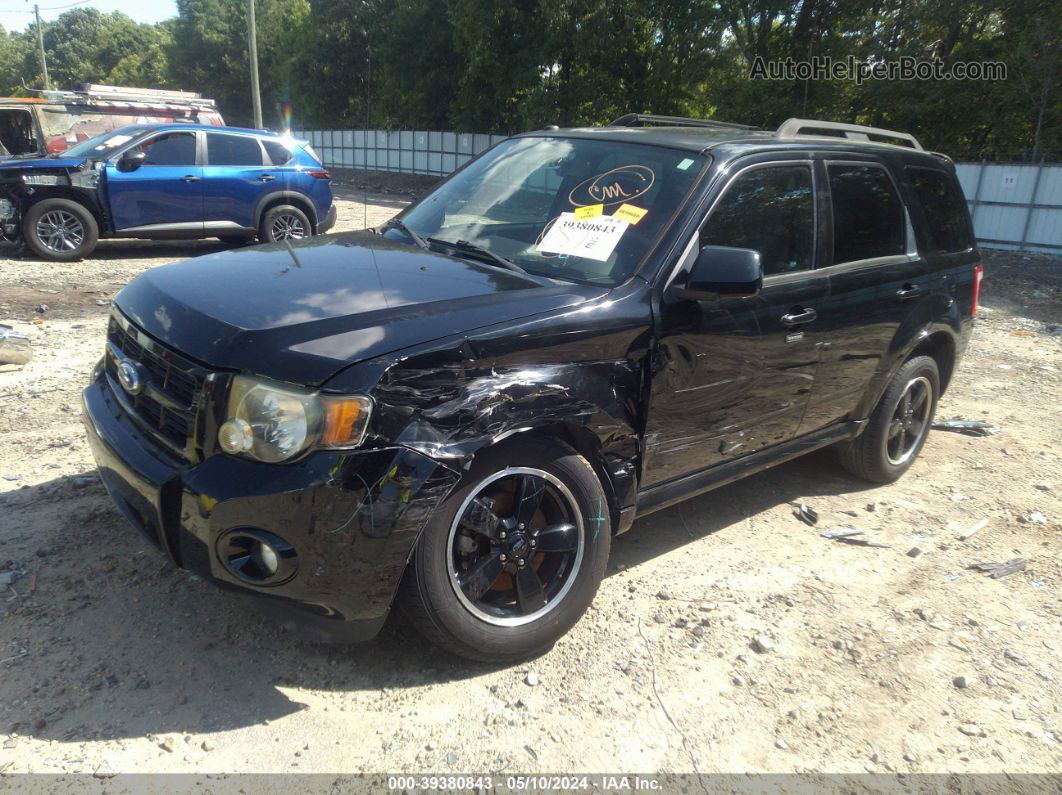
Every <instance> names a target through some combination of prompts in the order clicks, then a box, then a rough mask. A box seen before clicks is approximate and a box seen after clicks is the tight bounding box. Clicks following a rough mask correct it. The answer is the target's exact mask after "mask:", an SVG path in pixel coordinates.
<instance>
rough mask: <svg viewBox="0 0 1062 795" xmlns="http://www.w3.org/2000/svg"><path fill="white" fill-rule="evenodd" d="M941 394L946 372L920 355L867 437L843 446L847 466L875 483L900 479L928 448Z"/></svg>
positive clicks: (900, 374)
mask: <svg viewBox="0 0 1062 795" xmlns="http://www.w3.org/2000/svg"><path fill="white" fill-rule="evenodd" d="M939 395H940V371H939V369H938V368H937V363H936V361H935V360H934V359H933V358H932V357H930V356H916V357H915V358H913V359H911V360H910V361H908V362H905V363H904V365H903V366H902V367H901V368H900V369H899V370H898V371H897V372H896V374H895V375H894V376H893V377H892V380H891V381H890V382H889V385H888V387H887V388H886V389H885V394H883V395H882V396H881V400H879V401H878V405H877V406H875V407H874V411H873V413H871V415H870V419H869V420H868V421H867V427H866V428H865V429H864V430H863V433H862V434H860V436H859V437H858V438H856V439H853V440H852V441H850V442H845V443H843V444H842V445H840V446H839V447H838V452H839V453H840V458H841V465H842V466H843V467H844V468H845V469H847V470H848V471H849V472H851V473H852V474H853V475H856V476H858V477H861V478H863V479H864V480H869V481H871V482H873V483H892V482H893V481H895V480H899V478H900V476H901V475H903V473H904V472H906V471H907V470H908V469H910V467H911V465H912V464H913V463H914V460H915V458H916V457H917V456H918V454H919V452H921V450H922V446H923V445H924V444H925V443H926V437H927V436H928V435H929V427H930V425H932V424H933V415H934V414H935V413H936V410H937V398H938V396H939Z"/></svg>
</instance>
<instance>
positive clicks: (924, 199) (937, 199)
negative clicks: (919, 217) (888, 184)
mask: <svg viewBox="0 0 1062 795" xmlns="http://www.w3.org/2000/svg"><path fill="white" fill-rule="evenodd" d="M906 171H907V178H908V179H910V180H911V185H913V186H914V190H915V195H917V196H918V201H919V202H920V203H921V204H922V209H923V210H924V211H925V215H926V220H927V221H928V223H929V237H930V239H931V241H932V243H933V251H934V252H935V253H937V254H948V253H950V252H953V251H966V250H967V249H969V248H972V247H973V239H972V238H971V236H970V224H969V221H968V219H967V213H966V199H964V198H963V195H962V191H961V190H959V186H958V185H957V184H956V181H955V180H954V179H952V177H951V175H950V174H947V173H945V172H943V171H939V170H937V169H935V168H919V167H918V166H908V167H907V169H906Z"/></svg>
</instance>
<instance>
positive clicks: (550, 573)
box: [398, 435, 612, 663]
mask: <svg viewBox="0 0 1062 795" xmlns="http://www.w3.org/2000/svg"><path fill="white" fill-rule="evenodd" d="M521 484H523V485H521ZM539 486H542V487H543V488H538V487H539ZM521 489H524V491H519V490H521ZM517 493H526V494H528V495H530V496H531V499H530V501H529V502H528V505H530V506H537V507H532V509H531V510H533V511H534V512H533V513H531V512H530V511H528V512H523V513H521V512H518V511H516V510H515V506H516V505H518V504H520V500H519V498H518V497H517V496H516V495H517ZM492 496H493V498H494V499H493V503H492V502H491V501H490V498H491V497H492ZM535 498H537V500H538V502H536V501H535ZM607 506H608V502H607V499H606V497H605V493H604V491H603V490H602V488H601V482H600V480H598V477H597V475H596V474H595V472H594V470H593V468H592V467H591V466H590V464H589V463H588V462H587V461H586V459H585V458H583V457H582V456H580V455H578V454H577V453H576V452H575V451H574V450H572V449H571V448H570V447H567V446H566V445H563V444H560V443H558V442H555V441H552V440H549V439H545V438H541V437H536V436H526V435H525V436H523V438H521V437H517V438H516V439H513V440H510V441H508V442H505V443H502V444H500V445H498V446H496V447H494V448H489V449H487V450H484V451H482V452H481V453H480V454H479V455H477V456H476V458H475V459H474V461H473V464H472V467H471V468H470V470H469V471H468V472H467V473H466V474H465V475H464V476H463V477H462V478H461V481H460V482H459V483H458V485H457V487H456V488H455V489H454V491H453V493H452V494H451V495H450V496H449V497H448V498H447V499H446V500H445V501H444V502H443V503H442V505H440V506H439V508H438V509H437V510H436V511H435V514H434V516H433V517H432V518H431V520H430V521H429V522H428V524H427V526H426V527H425V529H424V532H423V534H422V535H421V538H420V540H419V541H418V543H417V547H416V549H415V550H414V552H413V556H412V560H411V561H410V565H409V567H408V568H407V569H406V573H405V576H404V577H403V580H402V584H401V586H400V588H399V596H398V598H399V604H400V605H401V607H402V609H403V612H405V614H406V615H407V616H408V618H409V619H410V621H411V622H412V623H413V625H414V626H415V627H416V628H417V630H419V632H420V633H421V634H422V635H424V637H425V638H427V639H428V640H429V641H431V642H432V643H434V644H435V645H437V646H439V647H441V648H443V649H446V650H447V651H450V652H452V653H453V654H456V655H458V656H460V657H465V658H468V659H470V660H478V661H482V662H493V663H499V662H506V663H509V662H516V661H519V660H524V659H527V658H528V657H532V656H535V655H537V654H540V653H542V652H544V651H546V650H547V649H549V648H550V647H551V646H552V645H553V644H554V642H556V640H557V639H558V638H560V637H561V636H562V635H564V634H565V633H566V632H567V631H568V630H569V629H571V628H572V627H573V626H574V625H575V623H576V622H577V621H578V620H579V618H580V617H582V615H583V613H585V612H586V609H587V608H588V607H589V606H590V602H591V601H593V598H594V594H596V593H597V588H598V585H600V583H601V578H602V577H603V576H604V574H605V566H606V565H607V563H608V553H609V544H610V541H611V530H612V526H611V522H610V520H609V519H608V508H607ZM528 516H530V517H531V518H530V520H528V521H526V522H525V523H524V524H526V528H525V529H524V530H521V524H520V520H521V519H522V518H523V519H526V518H527V517H528ZM462 517H463V518H464V521H462ZM568 519H570V521H566V520H568ZM473 526H475V527H478V528H479V529H480V530H484V529H486V530H489V531H492V535H493V538H490V537H488V536H487V535H485V534H483V533H481V532H479V531H478V530H477V531H473V530H472V529H471V528H472V527H473ZM506 528H507V529H508V532H507V531H506ZM502 539H504V540H502ZM532 542H535V543H532ZM547 544H548V545H549V547H550V551H544V549H545V547H546V545H547ZM565 550H567V551H565ZM505 553H507V554H505ZM521 561H523V563H521ZM470 572H471V573H472V574H475V573H476V572H479V573H480V574H481V575H482V576H480V577H478V578H477V577H476V576H471V575H470ZM495 572H498V573H495ZM459 573H460V576H461V577H462V579H461V580H459V579H458V575H459ZM492 575H493V576H494V579H493V580H492V579H490V577H491V576H492ZM531 577H533V578H534V582H537V583H539V584H540V586H541V593H540V594H539V593H536V592H535V589H534V587H533V584H534V583H533V582H532V583H531V586H530V587H528V586H527V585H526V584H527V583H528V582H530V578H531ZM466 583H467V587H466ZM519 583H524V584H525V585H524V587H523V588H522V589H520V590H519V591H518V589H517V585H518V584H519ZM459 594H460V595H459ZM480 594H481V595H480ZM477 595H478V598H477Z"/></svg>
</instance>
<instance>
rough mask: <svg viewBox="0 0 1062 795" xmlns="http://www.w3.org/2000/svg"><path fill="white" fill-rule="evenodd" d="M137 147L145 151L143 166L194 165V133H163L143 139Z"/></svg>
mask: <svg viewBox="0 0 1062 795" xmlns="http://www.w3.org/2000/svg"><path fill="white" fill-rule="evenodd" d="M137 148H138V149H140V150H141V151H142V152H146V153H147V157H146V158H144V165H145V166H194V165H195V133H190V132H172V133H163V134H162V135H158V136H156V137H154V138H151V139H149V140H147V141H144V143H142V144H140V145H139V146H138V147H137Z"/></svg>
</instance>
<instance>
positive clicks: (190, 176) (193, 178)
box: [181, 174, 199, 182]
mask: <svg viewBox="0 0 1062 795" xmlns="http://www.w3.org/2000/svg"><path fill="white" fill-rule="evenodd" d="M181 179H182V180H184V181H185V182H199V177H197V176H196V175H195V174H185V175H184V176H183V177H181Z"/></svg>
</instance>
